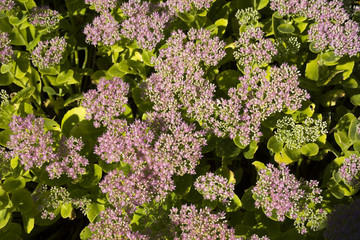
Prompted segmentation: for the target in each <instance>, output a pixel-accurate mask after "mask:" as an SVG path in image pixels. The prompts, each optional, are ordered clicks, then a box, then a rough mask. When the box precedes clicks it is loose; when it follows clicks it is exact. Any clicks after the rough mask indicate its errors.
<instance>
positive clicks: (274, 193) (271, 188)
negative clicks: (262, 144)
mask: <svg viewBox="0 0 360 240" xmlns="http://www.w3.org/2000/svg"><path fill="white" fill-rule="evenodd" d="M259 177H260V178H259V180H258V181H257V183H256V186H255V187H254V188H253V189H252V192H253V194H254V196H253V197H254V199H255V207H256V208H262V209H263V211H264V213H265V215H266V216H268V217H271V218H274V219H277V220H278V221H281V222H283V221H284V220H285V216H288V217H289V218H290V219H294V220H295V223H294V225H295V227H296V228H297V229H298V231H299V232H300V233H301V234H305V233H306V232H307V227H306V223H307V222H310V223H312V226H311V228H312V229H313V230H317V228H319V227H320V225H321V223H322V222H324V221H325V220H326V215H327V213H326V212H325V211H323V210H322V209H317V210H316V211H314V210H313V209H312V208H311V207H310V206H309V204H315V205H316V204H319V203H321V202H322V196H321V189H320V188H318V187H317V185H318V182H317V181H314V180H311V181H302V182H300V181H298V180H297V179H296V178H295V176H294V175H292V174H291V173H290V169H289V168H288V167H287V166H286V165H284V164H281V165H280V166H279V169H277V168H275V167H274V166H273V165H272V164H268V165H267V167H266V168H265V169H261V170H260V171H259ZM314 219H316V221H314Z"/></svg>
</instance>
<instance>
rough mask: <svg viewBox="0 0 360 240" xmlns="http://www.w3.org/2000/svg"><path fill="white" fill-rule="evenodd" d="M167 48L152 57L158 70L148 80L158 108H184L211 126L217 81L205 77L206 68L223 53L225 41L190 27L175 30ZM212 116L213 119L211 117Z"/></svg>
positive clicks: (155, 106)
mask: <svg viewBox="0 0 360 240" xmlns="http://www.w3.org/2000/svg"><path fill="white" fill-rule="evenodd" d="M166 43H167V48H164V49H160V52H159V56H158V57H157V58H153V59H152V62H153V63H154V64H155V71H156V72H155V73H153V74H152V75H151V76H150V77H149V78H147V79H146V80H145V85H144V88H145V92H146V95H147V97H148V98H149V99H150V101H151V102H153V103H154V106H153V109H154V110H155V111H158V112H163V111H164V112H170V111H173V110H174V109H175V111H179V110H180V109H183V110H184V113H185V115H186V116H187V117H189V118H192V119H195V120H196V121H198V122H201V123H202V124H204V125H205V126H204V127H205V128H206V127H207V126H211V125H212V123H208V122H209V121H210V122H211V119H212V118H213V116H212V115H213V113H214V102H213V100H212V98H213V96H214V92H215V85H214V84H212V83H210V81H209V80H207V79H205V78H204V77H203V75H204V74H205V71H204V70H205V69H206V68H208V67H210V66H214V65H216V64H217V63H218V62H219V61H220V60H221V59H222V58H223V57H224V56H225V51H224V49H223V48H224V46H225V43H224V42H222V41H220V40H219V39H218V38H217V37H214V38H212V37H211V36H210V32H209V31H207V30H204V29H199V30H196V29H190V30H189V31H188V33H187V35H186V34H184V33H183V32H182V31H180V30H179V31H176V32H173V33H172V35H171V37H170V38H169V39H168V40H167V42H166ZM209 119H210V120H209Z"/></svg>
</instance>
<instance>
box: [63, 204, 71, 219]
mask: <svg viewBox="0 0 360 240" xmlns="http://www.w3.org/2000/svg"><path fill="white" fill-rule="evenodd" d="M72 210H73V208H72V205H71V203H67V204H63V205H61V211H60V213H61V217H62V218H70V217H71V213H72Z"/></svg>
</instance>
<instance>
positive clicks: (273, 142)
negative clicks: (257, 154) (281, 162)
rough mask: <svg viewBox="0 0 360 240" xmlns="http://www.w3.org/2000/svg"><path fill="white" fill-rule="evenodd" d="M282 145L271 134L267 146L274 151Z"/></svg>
mask: <svg viewBox="0 0 360 240" xmlns="http://www.w3.org/2000/svg"><path fill="white" fill-rule="evenodd" d="M283 146H284V143H283V142H279V141H277V140H276V138H275V137H274V136H272V137H271V138H270V139H269V141H268V143H267V148H268V149H269V150H271V151H273V152H274V153H278V152H280V151H281V150H282V149H283Z"/></svg>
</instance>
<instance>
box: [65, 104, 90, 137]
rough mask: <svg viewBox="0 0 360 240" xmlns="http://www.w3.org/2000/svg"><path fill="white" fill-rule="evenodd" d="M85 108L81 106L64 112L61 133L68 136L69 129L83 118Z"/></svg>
mask: <svg viewBox="0 0 360 240" xmlns="http://www.w3.org/2000/svg"><path fill="white" fill-rule="evenodd" d="M85 115H86V110H85V108H83V107H76V108H73V109H71V110H69V111H68V112H67V113H65V115H64V117H63V119H62V121H61V131H62V133H63V134H64V135H65V136H67V137H69V136H70V131H71V129H72V128H73V127H74V126H75V125H76V124H77V123H79V122H81V121H83V120H85Z"/></svg>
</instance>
